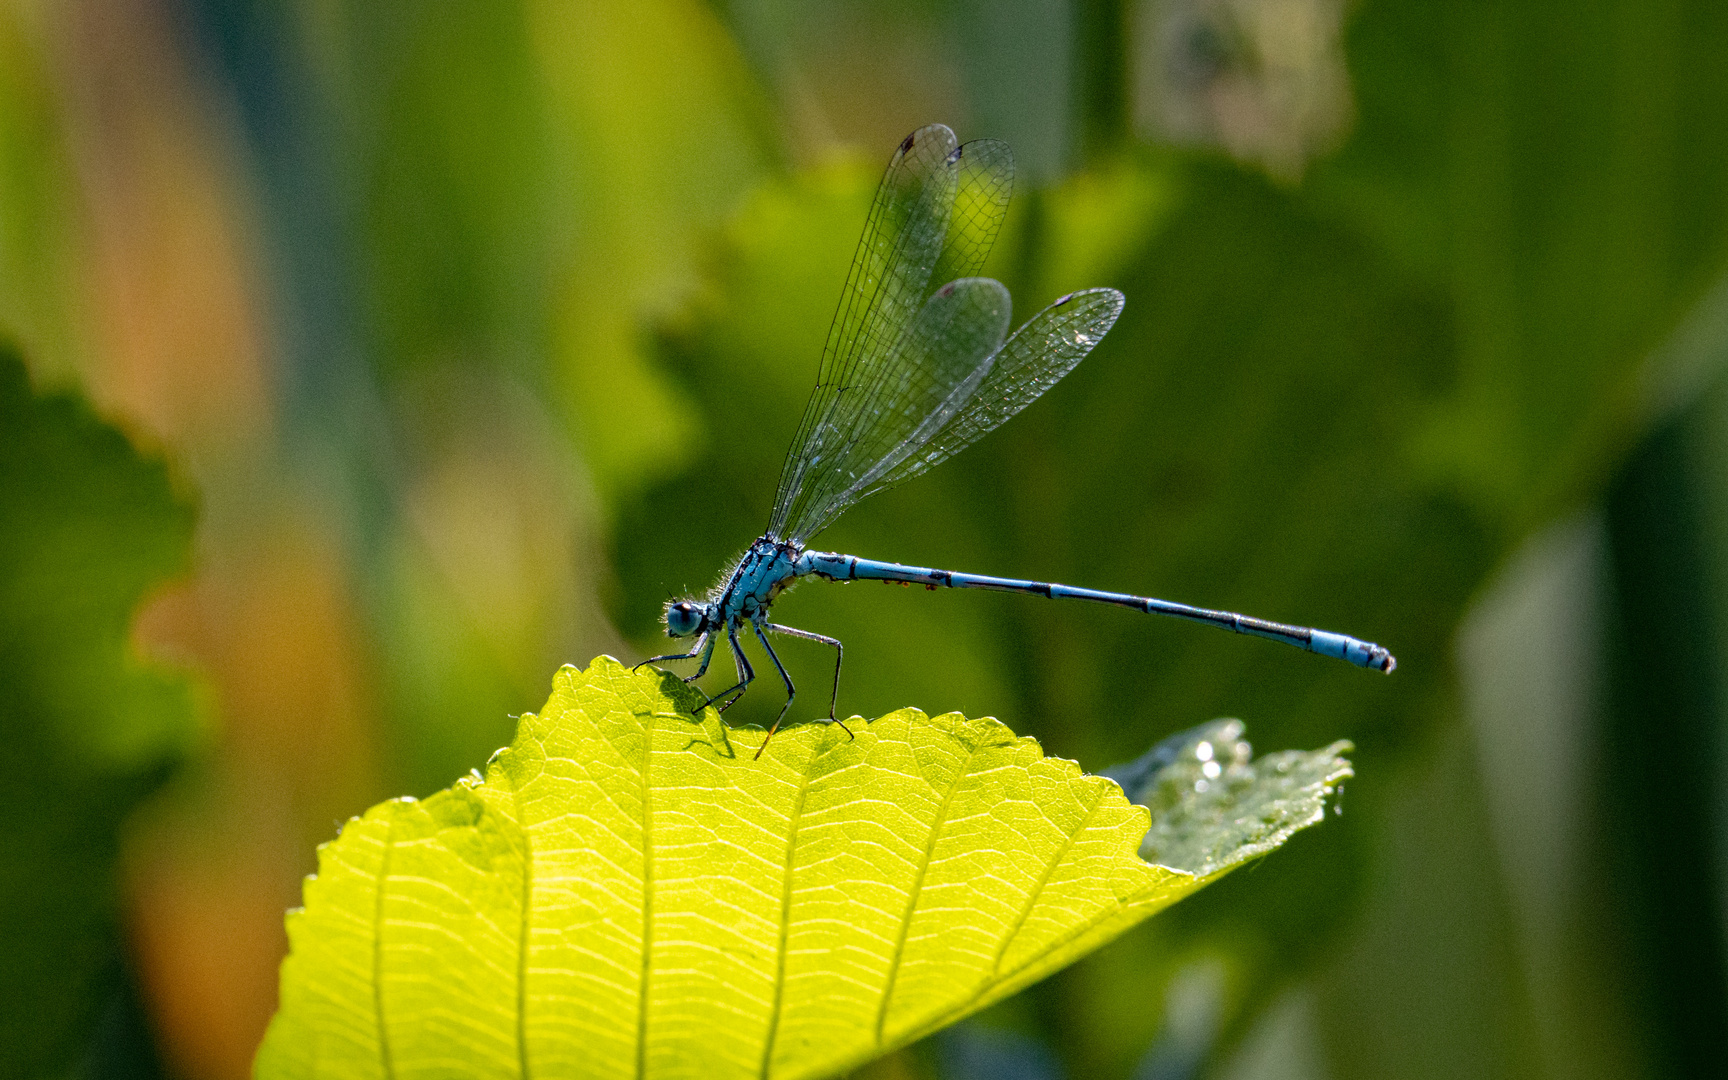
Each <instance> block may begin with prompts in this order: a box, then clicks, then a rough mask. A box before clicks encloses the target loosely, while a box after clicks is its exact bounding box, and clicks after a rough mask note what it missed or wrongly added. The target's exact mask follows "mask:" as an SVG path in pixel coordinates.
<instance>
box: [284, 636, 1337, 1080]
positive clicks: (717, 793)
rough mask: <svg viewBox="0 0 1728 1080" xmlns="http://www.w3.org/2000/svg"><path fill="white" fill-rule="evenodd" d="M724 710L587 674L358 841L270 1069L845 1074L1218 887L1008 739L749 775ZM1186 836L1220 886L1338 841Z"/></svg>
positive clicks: (296, 917)
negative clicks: (482, 766)
mask: <svg viewBox="0 0 1728 1080" xmlns="http://www.w3.org/2000/svg"><path fill="white" fill-rule="evenodd" d="M701 701H702V698H701V696H700V695H699V694H698V693H697V692H696V691H694V690H692V689H691V688H689V687H687V686H685V685H684V684H682V683H680V682H679V681H678V680H676V679H675V678H673V677H671V676H669V675H664V674H661V673H658V672H651V671H647V670H644V671H638V672H633V671H631V670H630V669H628V668H626V667H624V666H623V665H621V664H619V663H618V662H617V661H616V660H613V659H611V658H610V657H601V658H599V659H598V660H596V661H595V662H594V664H593V665H592V666H591V667H590V668H589V669H588V670H587V671H578V670H576V669H574V668H565V669H563V670H562V671H561V672H559V674H558V677H557V680H556V683H555V686H554V690H553V693H552V697H551V699H550V700H549V701H548V702H547V703H546V707H545V708H544V709H543V710H542V711H541V713H540V714H539V715H532V714H530V715H527V716H524V717H522V721H521V726H520V728H519V731H518V734H517V738H516V741H515V743H514V744H512V745H511V746H510V747H509V748H508V749H505V750H502V751H500V752H499V753H498V754H497V755H496V756H495V757H494V758H493V761H492V763H491V765H490V768H489V771H488V775H487V776H486V777H485V779H481V778H480V777H479V776H477V775H476V776H473V777H471V778H468V779H464V780H462V781H460V782H458V783H457V784H456V785H455V786H453V787H451V788H450V789H448V790H445V791H442V792H439V793H438V794H437V795H435V796H433V797H432V798H430V799H428V800H426V801H425V802H415V801H413V800H406V799H400V800H395V801H392V802H387V803H383V804H381V805H379V806H376V807H373V808H372V809H371V810H370V811H368V812H367V813H366V814H365V816H363V817H361V818H358V819H355V820H353V821H351V822H349V824H348V825H347V827H346V828H344V829H343V831H342V834H341V836H340V837H339V838H338V839H337V840H335V841H333V842H331V843H329V844H326V845H324V847H323V848H322V849H321V851H320V857H319V872H318V875H317V876H316V877H314V878H310V879H308V881H307V885H306V906H305V908H304V909H301V910H299V911H296V912H294V913H291V914H290V916H289V921H288V932H289V938H290V940H291V942H292V953H291V955H290V956H289V957H288V959H287V960H286V961H284V963H283V966H282V998H281V1001H282V1005H281V1010H280V1011H279V1012H278V1013H277V1016H276V1018H275V1020H274V1022H273V1023H272V1025H271V1028H270V1032H269V1034H268V1035H267V1037H266V1038H265V1041H264V1045H263V1047H262V1048H261V1050H260V1052H259V1057H258V1062H257V1069H256V1071H257V1075H258V1076H259V1077H261V1078H266V1080H275V1078H280V1077H310V1076H342V1077H364V1076H408V1075H421V1074H431V1073H438V1074H440V1075H449V1074H454V1073H460V1074H462V1075H465V1076H470V1075H471V1076H525V1075H530V1074H532V1075H539V1076H553V1075H558V1076H563V1075H581V1076H684V1075H701V1076H703V1077H721V1076H757V1075H762V1076H767V1075H772V1076H776V1077H797V1076H824V1075H829V1074H832V1073H835V1072H839V1071H843V1070H845V1069H847V1068H850V1067H852V1066H855V1065H858V1064H860V1063H862V1062H864V1061H867V1060H869V1059H870V1058H873V1057H875V1056H877V1055H879V1054H881V1053H884V1052H885V1051H888V1050H891V1049H893V1048H895V1047H897V1046H900V1045H903V1044H905V1043H907V1042H910V1041H912V1040H913V1039H916V1038H918V1037H920V1036H922V1035H924V1034H927V1033H929V1032H931V1031H933V1030H935V1029H937V1028H939V1027H941V1026H943V1025H946V1024H948V1023H951V1022H953V1021H954V1020H957V1019H959V1018H961V1017H962V1016H965V1015H967V1014H969V1013H972V1012H975V1011H977V1010H978V1009H981V1008H983V1007H984V1006H986V1005H988V1004H990V1003H991V1002H994V1001H996V1000H998V999H1000V998H1001V997H1003V996H1005V995H1007V994H1009V993H1012V992H1013V991H1015V990H1017V989H1019V988H1020V987H1023V986H1025V985H1027V984H1028V983H1031V982H1033V981H1035V980H1037V979H1039V978H1042V977H1043V976H1045V975H1047V974H1049V973H1050V972H1052V971H1054V970H1056V969H1057V968H1059V967H1061V966H1063V965H1065V964H1067V963H1069V962H1070V961H1072V960H1074V959H1075V958H1077V957H1079V956H1081V955H1083V954H1084V953H1086V952H1088V951H1090V950H1091V949H1093V948H1096V947H1097V946H1098V945H1100V944H1102V943H1103V942H1105V941H1107V940H1109V939H1110V938H1112V937H1115V936H1116V935H1117V934H1120V933H1121V932H1122V931H1124V930H1126V929H1127V928H1128V927H1130V926H1132V925H1133V924H1134V923H1136V922H1139V921H1140V920H1141V919H1144V918H1146V917H1147V916H1149V915H1151V914H1152V913H1154V912H1156V911H1158V910H1159V909H1161V908H1163V907H1165V906H1167V905H1169V904H1170V903H1172V902H1174V901H1175V900H1177V899H1179V898H1181V897H1183V896H1185V895H1187V894H1188V893H1190V892H1192V891H1194V890H1195V889H1196V888H1199V887H1200V886H1201V885H1203V884H1205V883H1206V882H1207V881H1208V880H1210V878H1209V877H1206V876H1199V875H1195V874H1190V873H1187V872H1185V871H1181V870H1173V869H1170V868H1167V867H1164V866H1159V865H1156V864H1154V863H1152V862H1148V861H1147V860H1145V859H1143V858H1141V857H1140V856H1139V854H1137V852H1138V851H1139V849H1140V845H1141V840H1142V838H1143V837H1145V836H1146V835H1147V827H1148V824H1149V823H1150V818H1149V815H1148V813H1147V811H1146V809H1145V808H1144V807H1141V806H1136V805H1133V804H1131V803H1129V802H1128V800H1127V798H1126V797H1125V796H1124V795H1123V793H1122V789H1121V788H1120V787H1119V786H1118V785H1117V784H1115V783H1113V782H1112V781H1110V780H1108V779H1106V778H1104V777H1098V776H1087V775H1085V774H1083V773H1081V772H1080V770H1079V768H1078V766H1076V765H1075V764H1074V763H1073V762H1070V761H1064V760H1061V759H1056V758H1047V757H1045V756H1044V755H1043V753H1042V751H1041V750H1040V749H1039V748H1038V745H1037V744H1036V743H1035V742H1034V741H1033V740H1031V739H1027V738H1019V737H1016V736H1015V735H1014V733H1013V732H1011V731H1009V730H1008V728H1007V727H1005V726H1004V725H1002V724H1001V723H999V722H997V721H995V720H992V719H980V720H973V719H968V718H966V717H964V716H961V715H960V714H958V713H949V714H946V715H942V716H936V717H928V716H925V715H924V714H923V713H920V712H918V711H917V710H914V709H902V710H899V711H897V712H893V713H890V714H888V715H886V716H883V717H881V718H880V719H877V720H873V721H870V722H869V723H865V722H863V721H861V720H854V721H853V722H852V724H851V725H850V726H851V728H852V731H853V732H854V734H855V736H856V737H855V738H854V737H849V736H848V735H847V733H846V731H845V730H844V729H842V728H841V727H840V726H838V725H832V724H806V725H801V726H798V727H794V728H791V729H789V730H786V731H783V732H781V733H780V734H779V735H778V736H776V737H775V739H774V740H773V742H772V743H771V744H770V745H769V747H768V750H767V753H766V754H764V755H763V756H762V758H761V760H760V761H758V760H756V759H755V758H754V752H755V748H756V746H757V743H758V739H759V736H760V731H759V729H754V730H751V732H750V733H749V734H746V735H744V736H743V737H742V738H740V737H739V732H738V731H737V730H734V729H728V728H726V727H725V726H724V725H723V724H722V723H721V722H720V719H719V716H718V715H717V714H716V713H714V712H713V711H712V710H705V711H704V712H703V713H702V714H701V716H700V718H692V716H691V715H690V711H689V710H690V709H691V708H692V707H694V706H697V705H699V704H700V703H701ZM1236 730H1237V732H1238V733H1239V730H1240V729H1239V727H1238V728H1237V729H1236ZM1243 745H1244V746H1245V744H1243ZM1333 749H1337V748H1336V747H1335V748H1333ZM1322 753H1323V754H1327V755H1330V751H1323V752H1322ZM1329 760H1333V761H1336V759H1333V758H1330V757H1329ZM1241 764H1242V766H1243V767H1246V766H1247V762H1246V761H1244V762H1242V763H1241ZM1175 768H1176V770H1177V771H1178V772H1180V771H1181V770H1182V769H1185V768H1186V763H1180V764H1178V765H1177V766H1175ZM1274 772H1275V773H1277V775H1280V776H1281V775H1283V774H1282V773H1281V772H1278V770H1274ZM1347 772H1348V769H1347V767H1344V768H1342V769H1340V768H1337V767H1334V768H1332V769H1331V770H1330V772H1329V773H1327V775H1328V777H1329V780H1328V781H1327V783H1326V785H1323V788H1324V790H1317V791H1316V795H1315V800H1316V801H1315V802H1314V806H1315V807H1318V805H1319V803H1318V801H1317V800H1318V799H1320V798H1323V797H1324V791H1325V790H1330V785H1331V784H1335V783H1336V781H1337V779H1339V778H1341V777H1342V776H1343V775H1345V774H1347ZM1160 775H1161V774H1160V772H1159V771H1157V770H1152V769H1147V770H1142V773H1141V774H1140V779H1141V780H1142V781H1143V782H1144V783H1150V784H1152V785H1153V786H1154V787H1157V786H1158V784H1159V777H1160ZM1184 775H1185V774H1184ZM1237 778H1238V779H1239V778H1240V776H1239V775H1238V776H1237ZM1190 786H1192V785H1190ZM1159 790H1162V788H1159ZM1225 791H1228V792H1232V793H1234V795H1235V797H1236V798H1237V799H1238V800H1239V801H1240V802H1241V803H1242V804H1243V805H1248V804H1250V803H1253V801H1254V799H1253V798H1249V797H1248V796H1253V797H1259V796H1260V795H1261V794H1262V793H1261V792H1260V790H1259V788H1258V786H1257V785H1253V784H1250V785H1246V786H1244V785H1240V784H1226V785H1221V787H1220V792H1221V794H1222V793H1223V792H1225ZM1228 801H1229V800H1228V798H1225V799H1222V800H1221V799H1217V798H1214V799H1213V800H1209V801H1208V805H1209V806H1212V807H1214V808H1222V807H1224V806H1226V804H1227V803H1228ZM1256 813H1257V811H1256ZM1187 816H1188V819H1189V821H1188V824H1186V825H1184V826H1183V827H1182V828H1183V831H1184V832H1185V834H1187V835H1189V836H1190V837H1191V840H1190V847H1194V846H1196V845H1198V846H1200V847H1205V846H1206V838H1207V837H1209V836H1213V835H1215V834H1216V835H1222V836H1227V837H1228V838H1229V840H1228V843H1226V844H1225V845H1224V847H1223V848H1218V847H1217V845H1213V847H1207V848H1206V850H1208V851H1213V850H1215V849H1216V851H1217V856H1216V858H1214V860H1213V861H1214V862H1215V863H1216V865H1217V867H1218V869H1217V870H1215V871H1213V872H1212V875H1211V876H1214V877H1215V876H1216V875H1217V873H1218V872H1222V870H1224V869H1227V868H1228V867H1230V866H1233V865H1235V864H1237V863H1239V862H1240V861H1241V859H1243V858H1247V857H1250V856H1251V855H1254V854H1259V853H1261V852H1263V851H1265V850H1268V849H1269V848H1270V847H1271V846H1273V845H1275V844H1276V843H1277V842H1280V841H1281V840H1282V839H1283V837H1284V836H1287V835H1288V832H1289V831H1290V830H1291V829H1293V828H1296V827H1300V824H1306V823H1308V822H1309V821H1312V820H1315V819H1316V818H1315V817H1314V816H1313V815H1309V816H1307V817H1305V818H1303V819H1302V821H1301V822H1300V823H1297V821H1296V817H1300V816H1301V815H1296V816H1291V815H1271V816H1270V817H1267V815H1263V814H1262V815H1260V817H1261V818H1262V819H1265V820H1268V821H1272V822H1273V827H1272V828H1271V829H1270V831H1268V829H1254V828H1246V829H1244V828H1241V827H1239V825H1240V822H1239V821H1236V820H1235V819H1234V818H1231V823H1230V824H1229V825H1228V826H1227V827H1226V828H1225V829H1224V831H1223V832H1222V833H1218V832H1217V830H1216V829H1214V827H1213V826H1211V825H1209V824H1208V823H1207V822H1205V821H1203V820H1201V818H1202V817H1204V815H1197V814H1194V813H1189V814H1188V815H1187ZM1214 816H1215V817H1220V818H1230V817H1231V816H1230V815H1229V814H1215V815H1214ZM1240 816H1241V815H1237V817H1240ZM1226 849H1227V850H1226Z"/></svg>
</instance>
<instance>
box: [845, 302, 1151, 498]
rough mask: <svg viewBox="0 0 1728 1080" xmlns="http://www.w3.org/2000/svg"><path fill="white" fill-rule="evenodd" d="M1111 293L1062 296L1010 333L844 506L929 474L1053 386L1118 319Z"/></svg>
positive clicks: (1117, 305) (1118, 306)
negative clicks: (973, 384) (914, 439)
mask: <svg viewBox="0 0 1728 1080" xmlns="http://www.w3.org/2000/svg"><path fill="white" fill-rule="evenodd" d="M1122 304H1123V297H1122V294H1121V293H1119V292H1117V291H1116V290H1115V289H1085V290H1082V291H1080V292H1076V293H1069V294H1068V295H1067V296H1064V297H1063V298H1062V299H1060V300H1058V301H1056V302H1055V303H1054V304H1051V305H1050V306H1049V307H1047V308H1045V309H1044V310H1043V311H1040V312H1039V313H1038V314H1036V315H1034V316H1032V317H1031V318H1030V319H1028V320H1026V323H1025V325H1023V326H1021V327H1020V329H1018V330H1016V331H1014V336H1013V337H1011V338H1009V339H1008V341H1007V342H1006V343H1005V344H1004V345H1003V346H1002V348H1001V351H999V352H998V353H997V354H996V357H995V359H994V362H993V363H992V364H991V365H990V368H989V371H988V372H987V373H986V375H985V377H984V378H983V379H982V380H981V381H980V383H979V386H978V388H977V390H976V391H975V392H973V393H972V394H971V395H970V396H969V397H968V398H967V399H966V401H965V402H964V403H963V404H962V405H961V407H960V408H958V409H956V410H955V411H954V412H953V414H952V415H951V416H950V417H948V419H947V421H946V422H945V423H944V424H943V425H942V426H941V427H940V429H938V430H936V431H934V432H932V433H931V434H930V436H929V437H928V438H927V439H925V440H924V441H923V442H922V443H920V444H919V445H918V446H916V447H912V448H910V449H909V450H908V452H906V453H904V454H900V455H898V456H897V458H896V460H895V462H894V463H893V464H892V465H891V466H890V467H888V468H887V469H884V470H882V471H881V472H880V473H879V474H878V475H877V476H875V477H874V478H873V479H872V481H871V484H870V486H868V488H866V489H864V490H860V491H858V492H857V493H856V494H854V495H853V496H852V498H851V502H857V501H858V500H859V499H863V498H867V497H868V496H870V495H874V494H875V493H877V492H879V491H884V490H886V489H888V488H891V487H893V486H895V485H896V484H900V483H903V482H905V481H907V480H910V479H912V477H914V476H917V475H918V474H920V473H922V472H924V471H925V470H927V469H930V468H933V467H935V466H936V465H939V464H941V463H942V462H944V461H946V460H948V459H949V458H950V457H952V456H954V455H955V454H958V453H959V452H960V451H962V450H964V449H966V448H967V447H968V446H971V445H972V444H973V443H975V442H977V441H978V440H979V439H982V438H983V437H984V436H986V435H988V434H989V433H990V432H992V431H994V430H996V428H998V427H1000V426H1001V425H1002V423H1003V422H1004V421H1006V420H1008V419H1009V418H1010V417H1012V416H1013V415H1014V414H1015V413H1017V412H1019V411H1020V410H1021V409H1024V408H1025V407H1026V406H1028V405H1030V404H1032V403H1033V402H1034V401H1037V400H1038V398H1039V397H1040V396H1041V395H1042V394H1043V393H1044V391H1046V390H1048V389H1050V388H1051V387H1052V386H1055V385H1056V383H1057V382H1058V381H1060V380H1061V378H1062V376H1064V375H1066V374H1068V373H1069V372H1070V371H1072V370H1074V366H1075V365H1076V364H1078V363H1080V361H1081V360H1084V359H1085V358H1086V354H1087V353H1089V352H1091V351H1092V347H1093V346H1094V345H1097V344H1098V342H1099V341H1100V340H1102V339H1103V337H1104V335H1105V334H1107V333H1109V331H1110V328H1111V327H1112V326H1114V325H1115V324H1116V317H1117V316H1118V315H1121V314H1122Z"/></svg>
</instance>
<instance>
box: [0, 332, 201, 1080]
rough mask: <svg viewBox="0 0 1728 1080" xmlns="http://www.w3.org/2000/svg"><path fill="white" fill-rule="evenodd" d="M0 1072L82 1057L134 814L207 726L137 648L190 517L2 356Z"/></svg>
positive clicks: (180, 684) (50, 1068) (111, 962)
mask: <svg viewBox="0 0 1728 1080" xmlns="http://www.w3.org/2000/svg"><path fill="white" fill-rule="evenodd" d="M0 431H3V432H4V433H5V435H4V437H3V438H0V765H3V766H4V769H5V774H6V783H5V784H4V785H0V818H3V819H4V820H5V821H6V822H7V825H6V827H5V828H4V829H0V1053H3V1055H4V1056H3V1057H0V1072H4V1073H5V1074H7V1075H14V1076H25V1075H50V1074H54V1073H57V1072H59V1071H61V1070H63V1069H65V1068H67V1067H68V1066H69V1064H70V1062H71V1060H72V1058H73V1055H74V1054H75V1053H76V1052H77V1050H78V1047H79V1045H80V1043H81V1041H82V1039H83V1036H84V1033H85V1031H86V1029H87V1025H88V1024H89V1023H90V1021H91V1019H92V1016H93V1013H94V1011H95V1009H96V1007H97V1005H98V1003H99V1001H100V995H101V993H102V992H103V989H104V978H105V977H108V976H111V974H112V969H113V968H114V967H115V965H116V964H117V942H116V935H115V927H114V910H115V896H114V862H115V858H116V855H117V849H118V846H119V838H118V833H119V828H120V824H121V821H122V819H123V818H124V817H125V816H126V814H127V813H128V812H129V811H130V810H131V809H132V807H133V806H134V805H136V803H137V802H138V801H139V800H140V799H141V798H142V797H143V796H144V795H146V794H147V793H148V792H149V791H150V790H151V789H153V788H154V787H155V786H156V784H157V783H159V782H160V780H161V778H162V775H163V772H164V769H165V767H166V766H167V765H168V764H169V763H171V762H172V761H174V760H175V759H176V758H177V757H178V756H179V755H180V753H181V752H182V751H183V750H184V749H185V748H186V747H187V745H188V744H189V742H190V740H192V739H193V738H194V737H195V735H196V732H197V729H196V726H195V723H194V719H195V715H196V714H195V711H194V708H193V698H192V691H191V688H190V686H189V685H188V684H187V682H186V681H185V680H184V679H183V678H181V677H179V676H177V675H175V674H173V673H171V672H169V671H166V670H164V669H162V668H159V667H156V666H154V665H151V664H149V663H146V662H144V661H142V660H140V659H139V658H138V657H137V656H135V655H134V654H133V652H132V651H131V649H130V648H129V646H128V638H127V635H128V628H129V626H130V623H131V619H132V614H133V611H134V609H135V608H136V607H137V605H138V602H139V600H140V598H141V597H142V596H143V595H144V593H145V591H146V590H147V589H149V588H150V587H152V586H153V585H156V584H159V583H160V582H161V581H162V580H163V579H164V578H166V577H168V576H170V575H172V574H175V573H178V572H180V571H182V570H183V569H184V568H185V566H186V563H187V559H188V552H189V547H190V540H191V530H192V512H191V510H190V508H189V507H188V506H187V505H186V504H185V503H184V502H183V501H182V500H181V499H180V498H178V497H177V496H176V495H175V493H174V490H173V488H172V485H171V484H170V483H169V478H168V473H167V470H166V469H165V468H164V467H163V465H162V463H161V462H159V461H152V460H148V459H145V458H143V457H141V456H140V455H139V454H138V453H137V452H136V451H135V450H134V449H133V448H132V447H131V446H130V445H129V444H128V443H127V441H126V438H125V436H123V435H122V434H121V433H120V432H118V431H116V430H115V429H114V428H112V427H109V426H108V425H106V424H103V423H102V422H100V421H99V420H97V419H96V418H95V417H94V416H93V415H91V413H90V412H89V410H88V408H87V407H86V406H85V405H84V404H83V403H82V402H81V401H79V400H78V399H76V398H74V397H71V396H55V397H38V396H36V395H35V394H33V393H32V392H31V389H30V386H29V382H28V379H27V378H26V375H25V372H24V366H23V363H22V361H21V360H20V359H19V357H18V356H17V354H16V353H15V352H13V351H12V350H10V349H5V350H3V351H0Z"/></svg>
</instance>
